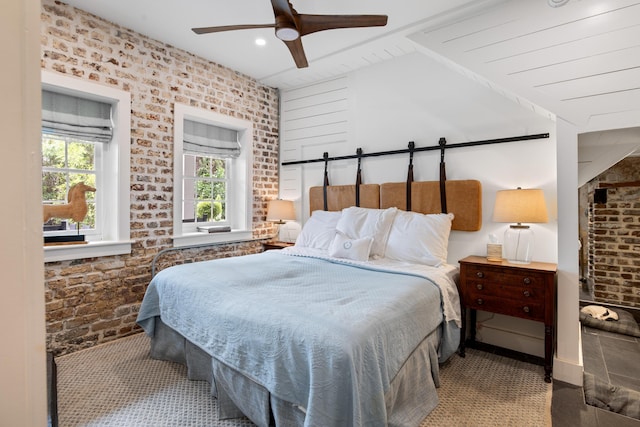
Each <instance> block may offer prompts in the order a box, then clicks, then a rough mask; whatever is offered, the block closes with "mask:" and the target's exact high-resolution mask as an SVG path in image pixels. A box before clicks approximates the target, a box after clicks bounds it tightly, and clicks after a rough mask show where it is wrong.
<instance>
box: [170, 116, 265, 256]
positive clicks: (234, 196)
mask: <svg viewBox="0 0 640 427" xmlns="http://www.w3.org/2000/svg"><path fill="white" fill-rule="evenodd" d="M252 141H253V125H252V123H251V122H249V121H246V120H241V119H236V118H233V117H229V116H224V115H222V114H217V113H213V112H209V111H206V110H201V109H198V108H194V107H190V106H186V105H182V104H176V105H175V119H174V146H175V147H174V165H175V169H174V182H175V184H174V201H175V204H174V230H173V238H174V246H187V245H193V244H205V243H214V242H228V241H238V240H249V239H251V237H252V232H251V220H252V187H251V175H252V159H253V153H252ZM206 226H227V227H228V228H229V229H230V231H228V232H221V233H207V232H202V231H198V227H200V230H204V228H203V227H206Z"/></svg>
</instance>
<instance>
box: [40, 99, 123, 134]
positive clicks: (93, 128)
mask: <svg viewBox="0 0 640 427" xmlns="http://www.w3.org/2000/svg"><path fill="white" fill-rule="evenodd" d="M42 132H43V133H46V134H50V135H55V136H61V137H65V138H74V139H80V140H83V141H94V142H104V143H107V142H109V141H111V138H112V137H113V122H112V121H111V104H109V103H107V102H102V101H96V100H93V99H87V98H80V97H77V96H74V95H67V94H62V93H58V92H52V91H49V90H43V91H42Z"/></svg>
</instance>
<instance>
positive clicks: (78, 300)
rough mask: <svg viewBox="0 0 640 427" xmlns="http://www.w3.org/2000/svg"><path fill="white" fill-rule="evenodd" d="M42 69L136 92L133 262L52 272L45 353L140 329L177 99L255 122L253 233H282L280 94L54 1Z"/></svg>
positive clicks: (167, 189)
mask: <svg viewBox="0 0 640 427" xmlns="http://www.w3.org/2000/svg"><path fill="white" fill-rule="evenodd" d="M41 23H42V26H41V46H42V54H41V55H42V58H41V66H42V68H43V69H47V70H50V71H54V72H58V73H63V74H67V75H73V76H75V77H79V78H82V79H87V80H92V81H94V82H97V83H99V84H103V85H106V86H112V87H117V88H119V89H121V90H124V91H127V92H130V93H131V98H132V101H131V104H132V105H131V112H132V114H131V171H130V172H131V173H130V179H131V181H130V182H131V216H130V218H131V224H130V225H131V239H132V240H133V241H134V243H133V248H132V253H131V255H126V256H113V257H103V258H90V259H82V260H76V261H64V262H53V263H47V264H46V265H45V293H46V315H47V346H48V349H49V350H52V351H54V352H55V353H57V354H62V353H68V352H72V351H75V350H78V349H81V348H85V347H90V346H92V345H95V344H98V343H102V342H105V341H109V340H113V339H115V338H119V337H122V336H125V335H128V334H131V333H133V332H136V331H138V330H139V329H136V328H137V327H136V326H135V318H136V314H137V311H138V308H139V305H140V302H141V301H142V297H143V294H144V291H145V289H146V286H147V285H148V283H149V280H150V279H151V261H152V260H153V258H154V256H155V255H156V254H158V253H159V252H160V251H162V250H163V249H167V248H170V247H171V246H172V241H171V234H172V227H173V224H172V220H173V211H172V209H173V200H172V191H173V185H174V183H173V106H174V103H176V102H179V103H183V104H188V105H191V106H194V107H199V108H203V109H207V110H211V111H215V112H217V113H221V114H226V115H229V116H232V117H238V118H241V119H245V120H250V121H252V122H253V124H254V129H255V135H254V141H253V156H254V162H255V164H254V170H253V189H254V190H253V230H254V232H253V236H254V238H256V239H261V238H266V237H268V236H271V235H273V234H274V233H275V232H276V231H277V230H276V228H275V227H274V225H273V224H272V223H270V222H266V221H265V216H266V201H267V200H270V199H273V198H275V197H276V196H277V193H278V176H277V173H278V114H279V111H278V103H279V94H278V91H277V90H276V89H274V88H270V87H267V86H264V85H261V84H260V83H258V82H257V81H255V80H254V79H251V78H249V77H247V76H244V75H242V74H240V73H238V72H235V71H233V70H230V69H228V68H225V67H223V66H221V65H218V64H215V63H212V62H209V61H207V60H205V59H203V58H199V57H197V56H195V55H193V54H190V53H188V52H186V51H183V50H180V49H176V48H174V47H172V46H169V45H166V44H163V43H161V42H159V41H156V40H152V39H150V38H148V37H146V36H144V35H141V34H138V33H135V32H133V31H130V30H128V29H126V28H122V27H119V26H117V25H115V24H112V23H110V22H107V21H104V20H102V19H100V18H97V17H95V16H93V15H90V14H87V13H85V12H82V11H80V10H77V9H74V8H72V7H70V6H67V5H65V4H63V3H60V2H58V1H53V0H43V1H42V15H41ZM259 251H261V245H260V243H259V242H250V243H242V244H231V245H223V246H215V247H210V248H206V249H202V250H199V251H195V250H187V251H183V252H182V253H180V252H174V251H170V252H168V253H167V254H166V255H163V256H162V257H161V259H162V261H163V263H164V264H166V263H167V262H170V261H173V262H175V263H183V262H188V261H191V260H200V259H210V258H215V257H227V256H236V255H244V254H249V253H255V252H259Z"/></svg>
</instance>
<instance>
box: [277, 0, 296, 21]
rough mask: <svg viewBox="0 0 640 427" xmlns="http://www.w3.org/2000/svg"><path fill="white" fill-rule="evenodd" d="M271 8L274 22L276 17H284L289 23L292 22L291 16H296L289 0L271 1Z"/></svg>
mask: <svg viewBox="0 0 640 427" xmlns="http://www.w3.org/2000/svg"><path fill="white" fill-rule="evenodd" d="M271 7H273V14H274V15H275V16H276V20H277V18H278V16H286V17H287V18H288V20H289V21H293V15H297V12H296V11H295V10H294V9H293V6H292V5H291V3H290V2H289V0H271Z"/></svg>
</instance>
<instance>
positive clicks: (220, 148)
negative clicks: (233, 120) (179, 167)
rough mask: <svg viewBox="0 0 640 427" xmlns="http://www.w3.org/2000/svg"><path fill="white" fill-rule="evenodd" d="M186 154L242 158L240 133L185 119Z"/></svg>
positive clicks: (184, 147) (184, 146) (184, 148)
mask: <svg viewBox="0 0 640 427" xmlns="http://www.w3.org/2000/svg"><path fill="white" fill-rule="evenodd" d="M183 139H184V141H183V142H184V145H183V150H184V151H185V152H190V153H197V154H207V155H212V156H217V157H232V158H236V157H239V156H240V143H239V142H238V131H237V130H234V129H228V128H223V127H220V126H215V125H211V124H206V123H200V122H194V121H192V120H187V119H185V121H184V131H183Z"/></svg>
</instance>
